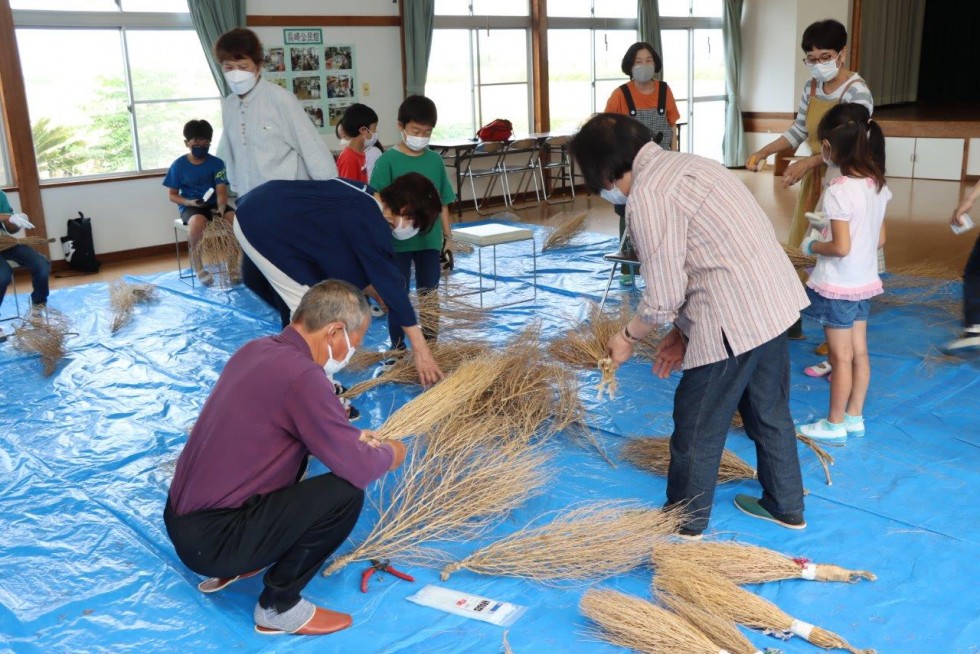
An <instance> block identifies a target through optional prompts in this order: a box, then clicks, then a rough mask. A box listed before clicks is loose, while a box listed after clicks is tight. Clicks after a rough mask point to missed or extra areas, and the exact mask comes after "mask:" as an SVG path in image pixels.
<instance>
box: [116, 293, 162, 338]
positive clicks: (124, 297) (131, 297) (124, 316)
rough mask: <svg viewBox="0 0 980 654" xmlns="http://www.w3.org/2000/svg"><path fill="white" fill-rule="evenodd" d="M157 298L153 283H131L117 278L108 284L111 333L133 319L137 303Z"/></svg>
mask: <svg viewBox="0 0 980 654" xmlns="http://www.w3.org/2000/svg"><path fill="white" fill-rule="evenodd" d="M156 299H157V287H156V286H154V285H153V284H131V283H129V282H127V281H125V280H122V279H117V280H115V281H113V282H111V283H110V284H109V304H110V306H111V307H112V333H113V334H115V333H116V332H117V331H119V330H120V329H122V328H123V327H125V326H126V325H128V324H129V323H130V321H132V319H133V309H134V307H135V306H136V304H137V303H148V302H153V301H154V300H156Z"/></svg>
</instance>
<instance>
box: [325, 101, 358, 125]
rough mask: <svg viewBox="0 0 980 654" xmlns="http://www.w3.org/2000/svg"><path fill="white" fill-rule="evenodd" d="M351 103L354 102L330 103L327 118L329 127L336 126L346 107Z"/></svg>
mask: <svg viewBox="0 0 980 654" xmlns="http://www.w3.org/2000/svg"><path fill="white" fill-rule="evenodd" d="M352 104H354V103H353V102H343V103H340V104H332V105H330V110H329V120H330V126H331V127H336V125H337V123H339V122H340V119H341V118H343V117H344V112H345V111H347V108H348V107H349V106H351V105H352Z"/></svg>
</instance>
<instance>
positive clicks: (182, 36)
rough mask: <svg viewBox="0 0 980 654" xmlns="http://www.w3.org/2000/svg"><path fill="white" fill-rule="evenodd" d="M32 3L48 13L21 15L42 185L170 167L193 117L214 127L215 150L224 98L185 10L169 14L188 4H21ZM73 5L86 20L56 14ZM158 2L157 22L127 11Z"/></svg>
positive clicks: (163, 0) (22, 1) (130, 0)
mask: <svg viewBox="0 0 980 654" xmlns="http://www.w3.org/2000/svg"><path fill="white" fill-rule="evenodd" d="M28 4H30V6H32V7H33V8H34V9H38V8H43V9H48V10H50V11H15V12H14V23H15V26H16V32H17V43H18V48H19V51H20V59H21V67H22V70H23V73H24V84H25V87H26V90H27V103H28V110H29V112H30V117H31V131H32V134H33V137H34V148H35V154H36V156H37V162H38V173H39V176H40V178H41V179H42V180H45V179H66V178H73V177H82V176H92V175H107V174H117V173H127V172H134V171H146V170H157V169H160V168H166V167H167V166H169V165H170V163H171V162H172V161H173V160H174V159H175V158H177V157H178V156H180V154H181V153H182V152H184V150H185V148H184V146H183V135H182V129H183V125H184V123H185V122H187V121H188V120H190V119H192V118H203V119H205V120H207V121H208V122H210V123H211V124H212V125H213V126H214V128H215V136H214V142H215V143H217V141H218V139H219V138H220V130H221V105H220V96H219V92H218V88H217V86H216V85H215V83H214V78H213V77H212V75H211V70H210V68H209V67H208V64H207V60H206V58H205V55H204V52H203V49H202V48H201V44H200V41H199V40H198V37H197V34H196V33H195V32H194V31H193V30H192V29H189V27H190V18H189V16H188V14H187V13H186V4H183V8H184V9H183V13H182V14H178V13H171V14H167V13H164V12H165V11H168V10H169V11H172V12H175V11H176V8H177V7H178V6H180V5H181V4H182V3H180V2H172V1H171V0H152V2H151V1H150V0H121V9H120V7H119V6H117V5H116V4H115V3H114V2H109V3H108V4H110V5H112V6H111V9H110V10H106V7H105V5H106V2H104V1H102V0H87V1H83V2H79V1H77V0H76V1H74V2H71V3H69V2H68V0H46V1H45V2H35V1H34V0H31V2H30V3H28V2H26V0H16V1H15V3H14V5H15V6H25V5H28ZM68 4H71V5H72V9H73V10H74V12H81V11H89V13H87V14H81V13H67V12H63V11H54V10H56V9H62V8H63V6H64V5H68ZM151 5H152V8H153V11H155V12H158V13H157V15H155V16H148V14H146V13H142V14H140V15H139V16H135V17H134V16H127V15H126V13H125V11H126V10H127V9H129V10H133V11H139V12H144V11H148V10H149V9H150V6H151ZM168 8H169V9H168ZM110 12H111V13H110ZM72 25H84V27H74V28H72V27H70V26H72ZM52 53H60V54H59V61H60V64H59V65H56V66H55V65H52V64H51V57H52Z"/></svg>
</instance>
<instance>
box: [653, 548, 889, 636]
mask: <svg viewBox="0 0 980 654" xmlns="http://www.w3.org/2000/svg"><path fill="white" fill-rule="evenodd" d="M654 584H655V587H656V588H658V589H660V590H664V591H667V592H668V593H673V594H674V595H677V596H679V597H681V598H683V599H686V600H687V601H689V602H691V603H693V604H696V605H698V606H700V607H701V608H703V609H705V610H706V611H711V612H713V613H715V614H717V615H719V616H722V617H725V618H726V619H730V620H733V621H735V622H737V623H739V624H742V625H745V626H746V627H749V628H752V629H760V630H763V631H774V632H777V633H781V634H785V635H786V636H787V637H789V636H792V635H796V636H800V637H801V638H803V639H804V640H806V641H808V642H810V643H812V644H814V645H816V646H817V647H822V648H824V649H844V650H847V651H849V652H851V654H875V651H874V650H873V649H867V650H862V649H856V648H854V647H852V646H851V645H850V644H848V642H847V641H845V640H844V639H843V638H841V637H840V636H838V635H837V634H835V633H833V632H831V631H827V630H826V629H822V628H820V627H816V626H814V625H811V624H809V623H806V622H802V621H800V620H797V619H795V618H793V617H792V616H791V615H789V614H787V613H785V612H783V611H782V610H781V609H780V608H779V607H778V606H776V605H775V604H773V603H772V602H769V601H768V600H765V599H763V598H761V597H759V596H758V595H755V594H753V593H750V592H749V591H747V590H744V589H742V588H739V587H738V586H736V585H735V584H734V583H732V582H731V581H729V580H728V579H725V578H724V577H722V576H720V575H716V574H711V573H708V572H706V571H705V570H704V569H703V568H702V567H701V566H700V565H699V564H698V563H694V562H690V561H682V560H670V561H669V562H664V561H661V562H660V563H658V565H657V574H656V576H655V577H654Z"/></svg>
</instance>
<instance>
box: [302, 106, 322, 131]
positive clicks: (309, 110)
mask: <svg viewBox="0 0 980 654" xmlns="http://www.w3.org/2000/svg"><path fill="white" fill-rule="evenodd" d="M300 105H301V106H302V107H303V111H305V112H306V115H307V116H309V117H310V121H311V122H312V123H313V126H314V127H316V128H317V129H323V127H324V124H323V105H322V104H321V103H319V102H300Z"/></svg>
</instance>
